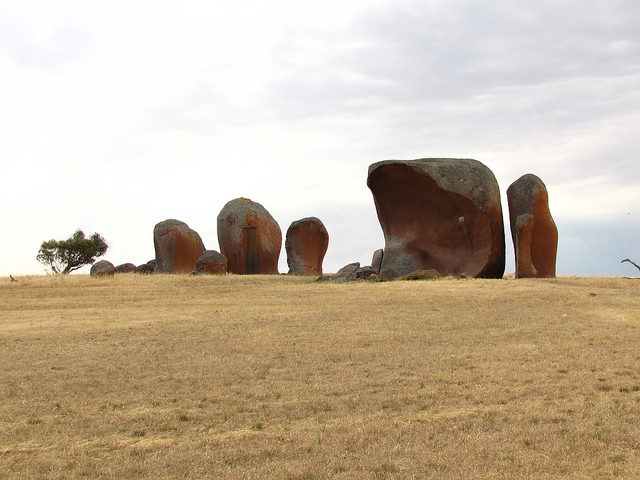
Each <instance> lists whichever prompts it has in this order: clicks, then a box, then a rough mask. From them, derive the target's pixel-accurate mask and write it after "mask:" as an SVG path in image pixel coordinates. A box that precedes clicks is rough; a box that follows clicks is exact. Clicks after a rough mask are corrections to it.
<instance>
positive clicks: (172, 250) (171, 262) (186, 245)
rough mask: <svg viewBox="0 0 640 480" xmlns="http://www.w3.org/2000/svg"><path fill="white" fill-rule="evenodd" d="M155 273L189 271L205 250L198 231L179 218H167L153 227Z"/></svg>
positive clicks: (194, 267)
mask: <svg viewBox="0 0 640 480" xmlns="http://www.w3.org/2000/svg"><path fill="white" fill-rule="evenodd" d="M153 245H154V247H155V249H156V266H155V272H156V273H189V272H192V271H194V270H195V269H196V261H197V260H198V257H199V256H200V254H201V253H202V252H203V251H204V250H205V248H204V244H203V243H202V239H201V238H200V235H198V232H196V231H195V230H192V229H191V228H189V225H187V224H186V223H184V222H181V221H180V220H174V219H169V220H165V221H164V222H160V223H158V224H157V225H156V226H155V228H154V229H153Z"/></svg>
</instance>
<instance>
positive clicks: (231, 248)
mask: <svg viewBox="0 0 640 480" xmlns="http://www.w3.org/2000/svg"><path fill="white" fill-rule="evenodd" d="M218 243H219V244H220V251H221V253H222V254H223V255H224V256H225V257H227V262H228V263H227V270H228V271H229V272H230V273H238V274H251V273H262V274H277V273H278V258H279V257H280V249H281V248H282V232H281V230H280V227H279V226H278V223H277V222H276V221H275V220H274V218H273V217H272V216H271V214H270V213H269V212H268V211H267V210H266V209H265V208H264V207H263V206H262V205H260V204H259V203H257V202H253V201H251V200H249V199H248V198H236V199H234V200H231V201H230V202H227V204H226V205H225V206H224V207H223V208H222V210H221V211H220V214H219V215H218Z"/></svg>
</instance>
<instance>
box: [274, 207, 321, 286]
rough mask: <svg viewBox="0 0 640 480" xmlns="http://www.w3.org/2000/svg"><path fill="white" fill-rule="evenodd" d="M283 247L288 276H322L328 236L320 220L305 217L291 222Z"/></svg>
mask: <svg viewBox="0 0 640 480" xmlns="http://www.w3.org/2000/svg"><path fill="white" fill-rule="evenodd" d="M284 246H285V250H286V251H287V265H289V275H322V260H324V254H325V253H327V247H328V246H329V234H328V233H327V229H326V228H325V227H324V225H323V223H322V222H321V221H320V219H318V218H316V217H307V218H303V219H301V220H296V221H295V222H293V223H292V224H291V226H290V227H289V229H288V230H287V236H286V240H285V243H284Z"/></svg>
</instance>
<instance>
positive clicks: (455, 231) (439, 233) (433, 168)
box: [367, 158, 505, 278]
mask: <svg viewBox="0 0 640 480" xmlns="http://www.w3.org/2000/svg"><path fill="white" fill-rule="evenodd" d="M367 185H368V186H369V188H370V189H371V192H372V193H373V199H374V202H375V205H376V210H377V213H378V219H379V220H380V225H381V227H382V231H383V233H384V238H385V248H384V254H383V256H382V264H381V266H380V275H382V276H383V277H387V278H397V277H400V276H402V275H406V274H408V273H411V272H413V271H416V270H428V269H434V270H437V271H438V272H440V273H441V274H443V275H459V274H466V275H469V276H472V277H487V278H501V277H502V275H503V274H504V264H505V256H504V255H505V250H504V249H505V245H504V243H505V242H504V225H503V221H502V206H501V204H500V190H499V187H498V182H497V181H496V179H495V176H494V175H493V173H492V172H491V170H489V169H488V168H487V167H486V166H485V165H483V164H482V163H480V162H478V161H477V160H470V159H455V158H424V159H419V160H386V161H383V162H378V163H374V164H373V165H371V166H370V167H369V175H368V178H367Z"/></svg>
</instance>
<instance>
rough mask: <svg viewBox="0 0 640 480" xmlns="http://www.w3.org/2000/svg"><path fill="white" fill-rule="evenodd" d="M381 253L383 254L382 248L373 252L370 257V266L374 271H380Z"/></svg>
mask: <svg viewBox="0 0 640 480" xmlns="http://www.w3.org/2000/svg"><path fill="white" fill-rule="evenodd" d="M383 255H384V250H383V249H382V248H380V249H378V250H376V251H375V252H373V258H372V259H371V268H373V269H374V270H375V272H376V273H380V267H381V266H382V256H383Z"/></svg>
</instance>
